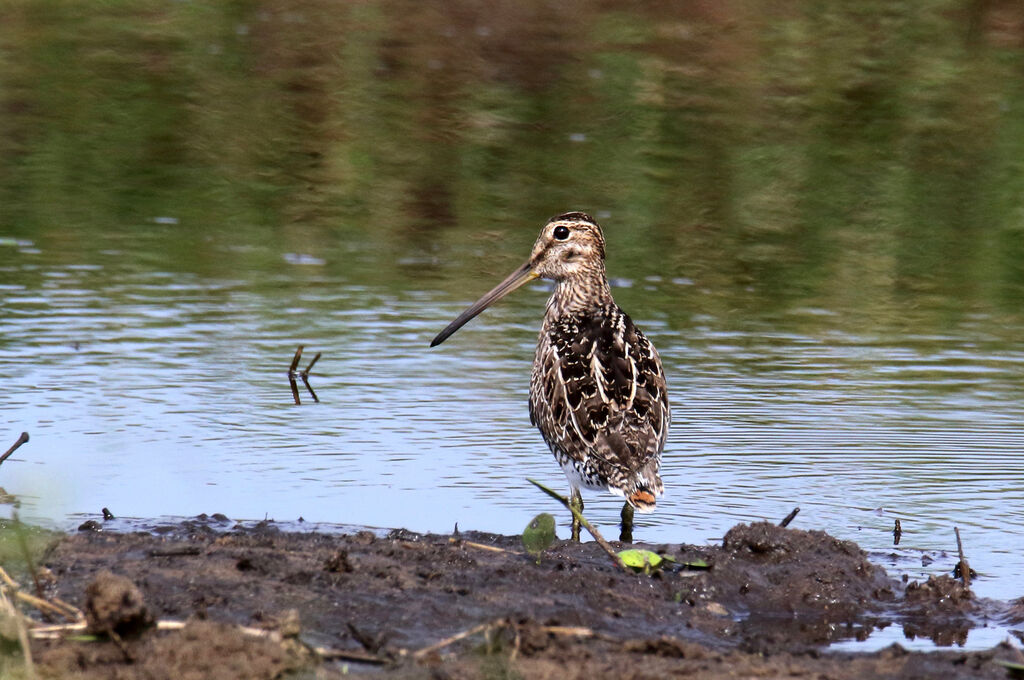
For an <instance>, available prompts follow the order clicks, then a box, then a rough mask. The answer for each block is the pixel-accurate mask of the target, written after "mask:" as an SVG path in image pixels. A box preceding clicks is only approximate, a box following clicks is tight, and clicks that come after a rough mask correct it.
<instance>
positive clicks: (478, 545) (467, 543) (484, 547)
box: [448, 538, 522, 555]
mask: <svg viewBox="0 0 1024 680" xmlns="http://www.w3.org/2000/svg"><path fill="white" fill-rule="evenodd" d="M448 542H449V543H458V544H459V545H464V546H466V547H467V548H476V549H477V550H488V551H490V552H497V553H510V554H512V555H521V554H522V553H518V552H516V551H515V550H506V549H505V548H499V547H498V546H496V545H485V544H483V543H475V542H473V541H463V540H462V539H461V538H449V539H448Z"/></svg>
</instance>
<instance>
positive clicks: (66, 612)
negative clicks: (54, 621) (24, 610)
mask: <svg viewBox="0 0 1024 680" xmlns="http://www.w3.org/2000/svg"><path fill="white" fill-rule="evenodd" d="M0 581H3V582H4V585H6V586H7V588H8V590H9V593H10V594H12V595H14V597H16V598H17V599H19V600H21V601H22V602H24V603H25V604H29V605H32V606H33V607H35V608H36V609H39V610H49V611H51V612H53V613H55V614H58V615H59V616H63V617H64V618H65V619H68V620H71V621H85V614H83V613H82V610H80V609H79V608H78V607H75V606H73V605H70V604H68V603H67V602H65V601H63V600H60V599H58V598H53V600H47V599H44V598H41V597H36V596H35V595H29V594H28V593H26V592H22V591H21V590H20V588H19V586H18V584H17V582H16V581H15V580H14V579H13V578H11V576H10V574H8V573H7V571H6V570H5V569H4V568H3V567H0Z"/></svg>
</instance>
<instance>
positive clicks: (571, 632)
mask: <svg viewBox="0 0 1024 680" xmlns="http://www.w3.org/2000/svg"><path fill="white" fill-rule="evenodd" d="M506 627H511V628H512V629H513V630H514V631H515V632H516V637H517V639H518V636H519V626H517V625H516V624H514V623H513V622H512V621H510V620H509V619H504V618H503V619H495V620H493V621H487V622H485V623H481V624H478V625H476V626H473V627H472V628H469V629H467V630H464V631H462V632H461V633H456V634H455V635H449V636H448V637H446V638H445V639H443V640H441V641H439V642H435V643H434V644H432V645H428V646H427V647H423V648H422V649H417V650H416V651H415V652H413V653H412V658H414V659H422V658H423V657H424V656H426V655H428V654H430V653H432V652H436V651H438V650H441V649H444V648H445V647H447V646H449V645H451V644H453V643H456V642H458V641H459V640H464V639H466V638H468V637H471V636H473V635H476V634H477V633H481V632H482V633H484V634H485V635H489V634H490V632H491V631H494V630H496V629H499V628H506ZM540 630H542V631H544V632H545V633H550V634H551V635H567V636H572V637H593V636H594V631H593V630H591V629H590V628H585V627H583V626H540Z"/></svg>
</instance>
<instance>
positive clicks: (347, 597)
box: [33, 518, 1024, 678]
mask: <svg viewBox="0 0 1024 680" xmlns="http://www.w3.org/2000/svg"><path fill="white" fill-rule="evenodd" d="M223 527H224V525H222V524H221V523H219V522H217V521H216V520H212V519H209V518H203V519H201V520H196V521H190V522H185V523H182V524H179V525H174V526H172V527H165V528H163V529H162V530H161V531H160V532H159V533H125V534H117V533H111V532H107V531H100V532H79V533H78V534H75V535H71V536H67V537H65V538H63V539H62V540H61V541H60V542H59V543H58V544H57V545H56V546H55V547H54V548H53V549H52V550H51V551H50V553H49V554H48V556H47V558H46V560H45V565H46V567H47V568H48V569H49V571H50V574H51V581H50V585H49V586H48V587H49V590H50V592H51V594H52V595H55V596H57V597H60V598H62V599H64V600H66V601H68V602H70V603H72V604H75V605H77V606H79V607H81V608H82V609H83V610H86V611H92V610H95V611H98V612H102V614H101V615H96V616H97V617H99V618H97V619H96V620H101V621H102V623H99V624H97V623H95V621H92V623H91V627H92V629H93V630H94V631H95V632H98V633H100V634H101V635H100V637H101V639H100V640H99V641H93V642H83V641H68V640H37V641H35V642H34V643H33V651H34V654H35V658H36V662H37V663H38V664H39V666H40V668H41V669H42V671H43V674H44V675H49V676H56V677H83V678H84V677H90V678H92V677H95V678H101V677H103V678H106V677H120V678H142V677H146V678H150V677H189V676H190V675H191V677H197V678H198V677H204V678H205V677H211V678H243V677H244V678H261V677H262V678H272V677H280V676H281V675H282V674H284V675H288V674H290V673H298V674H300V675H302V674H305V673H310V672H312V671H313V670H315V671H316V674H317V677H331V676H333V675H334V674H339V675H340V674H342V673H344V672H346V671H347V672H348V673H350V674H351V673H360V672H366V673H372V674H374V675H375V676H378V675H381V674H383V675H386V676H396V677H492V676H499V677H503V676H504V675H507V674H510V673H515V674H518V675H520V676H522V677H527V678H530V677H547V676H549V675H551V674H553V673H557V675H558V676H559V677H588V676H589V677H595V676H596V677H606V676H612V675H614V676H617V677H624V678H632V677H655V676H657V675H664V674H669V673H675V674H681V673H695V674H699V677H702V678H719V677H722V678H725V677H736V676H744V675H758V676H764V675H767V676H776V675H779V676H786V675H808V674H810V675H819V676H827V677H830V678H865V677H891V678H918V677H944V678H1005V677H1007V671H1006V669H1005V668H1003V667H1002V666H1000V665H998V664H997V663H995V661H994V660H995V659H998V658H1006V659H1013V658H1014V652H1015V650H1012V649H1010V648H1009V647H1000V648H996V649H993V650H990V651H987V652H972V653H965V652H962V651H960V652H958V651H947V652H932V653H912V652H907V651H905V650H903V649H902V648H900V647H898V646H893V647H890V648H888V649H886V650H883V651H881V652H876V653H872V654H849V653H838V652H829V651H827V647H826V645H827V644H828V643H829V642H831V641H835V640H839V639H848V638H851V637H864V636H867V635H868V634H870V632H871V631H873V630H876V629H878V628H882V627H887V626H898V627H902V629H903V630H904V631H905V632H906V633H907V634H912V635H914V636H925V637H931V638H933V639H935V640H937V641H939V642H941V643H947V644H948V643H949V642H950V641H955V640H958V639H962V637H963V636H965V635H966V631H967V630H968V629H969V628H970V627H972V626H973V625H975V624H976V621H977V619H978V617H982V616H989V617H993V616H1001V617H1004V619H1005V618H1007V617H1008V618H1009V619H1014V616H1015V614H1014V613H1013V611H1012V609H1011V608H1009V607H1003V608H1000V607H998V606H996V605H993V604H992V603H985V602H979V601H977V600H975V599H974V598H973V597H971V595H970V593H969V591H967V590H965V589H963V587H962V586H961V585H960V584H959V583H958V582H955V581H953V580H952V579H950V578H948V577H940V578H932V579H930V580H929V581H928V582H927V583H924V584H915V583H910V584H904V583H903V582H901V581H899V580H896V579H893V578H890V577H889V576H888V575H887V574H886V573H885V571H884V570H883V569H882V568H880V567H878V566H876V565H873V564H871V563H870V562H869V561H868V560H867V558H866V556H865V554H864V553H863V552H862V551H861V550H860V549H859V548H858V547H857V546H856V545H855V544H853V543H850V542H845V541H839V540H837V539H835V538H833V537H831V536H829V535H828V534H826V533H823V532H819V531H802V530H797V529H781V528H779V527H776V526H773V525H770V524H766V523H761V524H754V525H739V526H736V527H734V528H733V529H732V530H730V531H729V532H728V534H727V535H726V536H725V538H724V541H723V544H722V545H721V546H718V547H694V546H684V545H649V546H645V547H647V548H650V549H652V550H654V551H656V552H659V553H663V554H666V555H670V556H672V557H673V558H675V559H676V560H677V562H676V563H675V564H674V565H670V568H668V569H666V570H664V571H662V572H659V573H655V574H653V575H645V574H636V573H625V572H623V571H622V570H621V569H620V568H618V567H616V566H615V565H614V564H613V563H612V562H611V561H610V560H609V559H608V556H607V555H606V554H605V553H603V552H602V551H601V550H600V549H599V547H598V546H597V545H595V544H593V543H585V544H582V545H576V544H571V543H568V542H556V543H555V544H554V545H553V546H552V547H551V548H550V549H549V550H547V551H545V552H544V553H543V554H542V555H541V556H540V558H539V559H535V558H533V557H530V556H528V555H526V554H525V553H523V551H522V546H521V544H520V540H519V538H518V537H508V536H495V535H490V534H480V533H471V532H465V533H462V534H460V535H458V536H440V535H419V534H413V533H410V532H405V531H401V530H399V531H393V532H390V533H389V534H387V535H380V534H375V533H372V532H369V531H363V532H358V533H354V534H351V535H329V534H320V533H294V532H282V531H279V530H277V529H276V528H275V527H274V525H273V524H272V523H261V524H258V525H254V526H251V527H247V528H245V527H236V528H232V529H224V528H223ZM687 563H689V564H702V565H707V567H708V568H701V569H691V568H688V567H687V566H685V565H686V564H687ZM104 572H111V573H112V574H116V575H117V576H120V577H124V578H123V579H117V578H112V577H110V575H108V574H104ZM101 574H103V575H102V576H101ZM98 577H99V584H98V585H97V578H98ZM133 586H134V587H135V588H137V592H135V591H133V590H132V587H133ZM140 602H143V603H144V607H145V611H140V610H139V604H140ZM121 605H123V609H124V612H123V613H124V618H125V621H128V620H129V619H130V621H131V623H130V624H126V625H127V627H126V628H124V629H118V628H117V627H118V626H119V625H121V621H120V619H119V618H118V611H119V607H121ZM93 618H96V617H93ZM156 619H161V620H168V619H170V620H174V621H187V622H188V623H187V625H186V626H185V627H184V629H182V630H157V629H156V628H155V627H154V626H152V625H150V621H151V620H156ZM1020 619H1024V617H1021V616H1018V619H1016V620H1017V621H1018V623H1019V621H1020ZM240 626H246V627H248V628H249V630H247V631H244V630H242V629H241V628H240ZM105 629H117V630H121V634H119V635H118V636H117V637H118V638H119V640H115V641H107V640H106V637H105V636H104V635H103V633H104V632H105ZM474 629H476V630H475V631H474V632H473V633H472V634H469V635H466V636H465V637H463V638H459V639H454V640H448V639H449V638H452V637H458V636H459V634H461V633H464V632H466V631H473V630H474ZM260 630H263V631H272V632H271V633H269V634H265V635H264V634H260V633H259V631H260ZM311 647H313V648H319V649H320V653H319V654H318V653H316V652H314V651H311V649H310V648H311Z"/></svg>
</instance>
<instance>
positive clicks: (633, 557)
mask: <svg viewBox="0 0 1024 680" xmlns="http://www.w3.org/2000/svg"><path fill="white" fill-rule="evenodd" d="M619 559H620V560H621V561H622V563H623V564H624V565H626V566H627V567H629V568H630V569H632V570H633V571H636V572H642V573H644V574H650V573H653V572H655V571H658V570H659V569H661V568H663V567H664V566H665V563H666V562H675V560H674V559H673V558H671V557H669V556H668V555H659V554H658V553H656V552H653V551H651V550H642V549H640V548H630V549H628V550H621V551H619Z"/></svg>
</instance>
